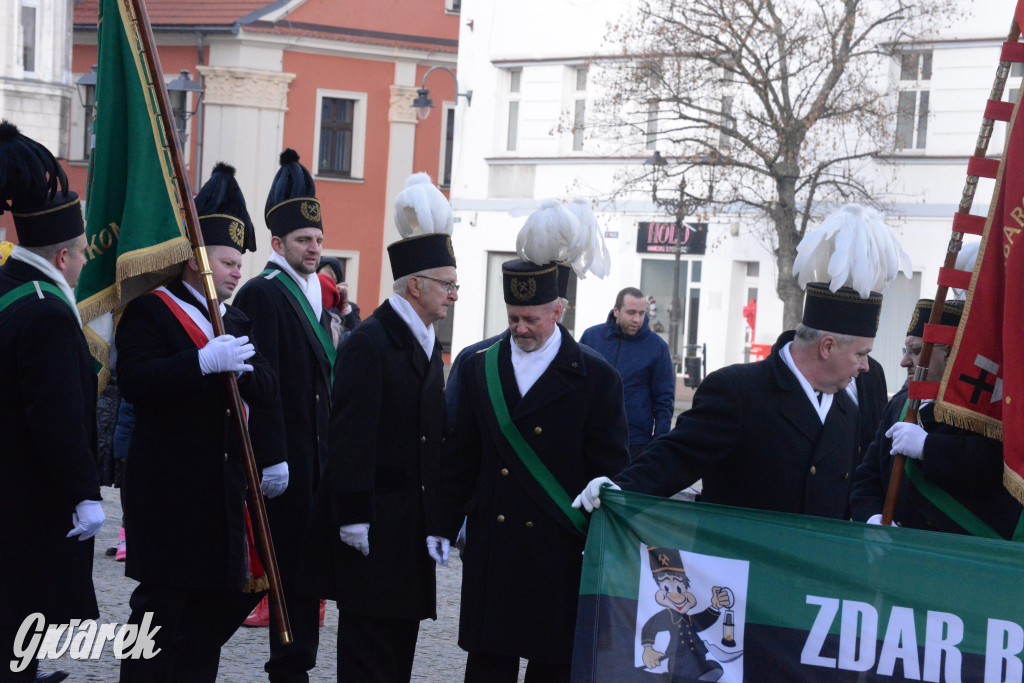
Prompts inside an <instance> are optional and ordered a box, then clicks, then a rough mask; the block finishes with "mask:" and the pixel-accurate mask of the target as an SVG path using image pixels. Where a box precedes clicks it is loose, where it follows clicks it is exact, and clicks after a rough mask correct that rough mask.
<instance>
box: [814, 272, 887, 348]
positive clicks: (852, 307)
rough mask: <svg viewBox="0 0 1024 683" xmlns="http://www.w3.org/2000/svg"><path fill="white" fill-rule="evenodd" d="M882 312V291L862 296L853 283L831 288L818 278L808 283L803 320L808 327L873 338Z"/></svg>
mask: <svg viewBox="0 0 1024 683" xmlns="http://www.w3.org/2000/svg"><path fill="white" fill-rule="evenodd" d="M881 313H882V295H881V294H879V293H878V292H871V294H870V295H869V296H868V298H866V299H862V298H860V294H858V293H857V290H855V289H853V288H852V287H840V288H839V289H838V290H836V291H835V292H833V291H831V290H830V289H829V288H828V285H826V284H822V283H820V282H811V283H808V285H807V297H806V298H805V299H804V317H803V324H804V325H806V326H808V327H813V328H814V329H816V330H822V331H825V332H832V333H834V334H849V335H853V336H854V337H871V338H872V339H873V338H874V336H875V333H876V332H877V331H878V316H880V315H881Z"/></svg>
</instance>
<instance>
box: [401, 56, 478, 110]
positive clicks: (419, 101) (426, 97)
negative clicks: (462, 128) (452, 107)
mask: <svg viewBox="0 0 1024 683" xmlns="http://www.w3.org/2000/svg"><path fill="white" fill-rule="evenodd" d="M435 69H444V70H445V71H447V72H448V73H449V74H451V77H452V80H454V81H455V101H456V102H458V101H459V98H460V97H465V98H466V106H467V107H468V106H470V105H471V104H473V91H472V90H467V91H466V92H459V79H458V78H456V77H455V72H454V71H452V70H451V69H449V68H448V67H446V66H432V67H430V68H429V69H427V73H425V74H423V82H422V83H420V87H419V88H418V89H417V90H416V99H414V100H413V101H412V106H413V108H414V109H415V110H416V117H417V118H418V119H419V120H420V121H423V120H424V119H426V118H427V117H428V116H430V110H431V109H433V108H434V101H433V100H432V99H430V90H428V89H427V76H429V75H430V72H431V71H434V70H435Z"/></svg>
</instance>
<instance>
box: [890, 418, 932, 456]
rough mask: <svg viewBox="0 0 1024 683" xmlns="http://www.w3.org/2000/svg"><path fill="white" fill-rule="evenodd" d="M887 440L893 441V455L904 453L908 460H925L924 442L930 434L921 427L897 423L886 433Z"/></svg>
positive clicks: (907, 423)
mask: <svg viewBox="0 0 1024 683" xmlns="http://www.w3.org/2000/svg"><path fill="white" fill-rule="evenodd" d="M885 436H886V438H889V439H892V450H891V451H889V452H890V453H891V454H892V455H896V454H897V453H902V454H903V455H905V456H907V457H908V458H913V459H914V460H922V459H923V458H924V440H925V437H927V436H928V432H926V431H924V429H923V428H922V427H921V426H920V425H916V424H912V423H910V422H897V423H896V424H894V425H893V426H892V427H889V431H887V432H886V433H885Z"/></svg>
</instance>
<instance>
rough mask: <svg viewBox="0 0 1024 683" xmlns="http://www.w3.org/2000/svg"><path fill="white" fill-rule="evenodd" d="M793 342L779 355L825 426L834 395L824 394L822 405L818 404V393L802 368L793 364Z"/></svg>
mask: <svg viewBox="0 0 1024 683" xmlns="http://www.w3.org/2000/svg"><path fill="white" fill-rule="evenodd" d="M792 343H793V342H789V343H788V344H786V345H785V346H783V347H782V351H780V352H779V355H781V356H782V360H783V361H784V362H785V363H786V366H787V367H788V368H789V369H790V370H792V371H793V374H794V375H796V381H798V382H800V386H801V387H802V388H803V390H804V393H805V394H807V400H808V401H810V402H811V405H812V406H813V407H814V411H815V412H816V413H818V417H819V418H820V419H821V424H825V418H826V417H828V409H829V408H831V407H832V394H824V393H823V394H822V395H821V403H818V392H816V391H815V390H814V387H812V386H811V383H810V382H808V381H807V378H806V377H804V374H803V373H802V372H800V368H798V367H797V366H796V363H794V362H793V354H792V353H790V351H789V347H790V345H791V344H792Z"/></svg>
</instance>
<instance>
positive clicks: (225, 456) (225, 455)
mask: <svg viewBox="0 0 1024 683" xmlns="http://www.w3.org/2000/svg"><path fill="white" fill-rule="evenodd" d="M227 459H228V454H227V453H225V454H224V461H225V462H227Z"/></svg>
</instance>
